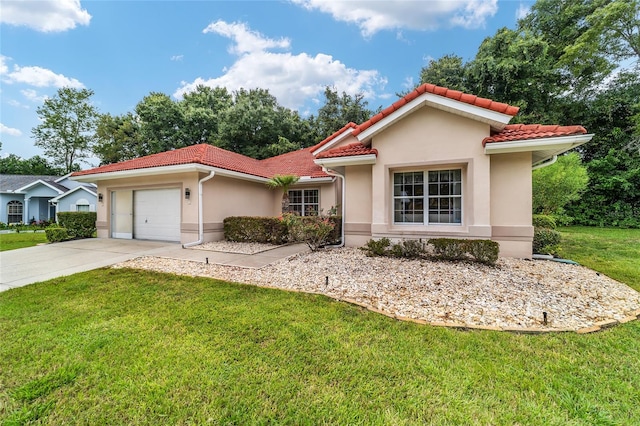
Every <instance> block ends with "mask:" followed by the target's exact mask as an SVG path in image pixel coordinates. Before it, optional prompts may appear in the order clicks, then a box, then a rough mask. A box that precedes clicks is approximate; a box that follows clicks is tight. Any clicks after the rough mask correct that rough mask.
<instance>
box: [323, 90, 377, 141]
mask: <svg viewBox="0 0 640 426" xmlns="http://www.w3.org/2000/svg"><path fill="white" fill-rule="evenodd" d="M324 98H325V103H324V105H323V106H322V107H320V109H319V110H318V117H317V118H313V117H311V122H312V123H313V126H314V129H315V132H316V134H317V138H318V141H320V140H322V139H324V138H326V137H327V136H330V135H331V134H333V133H334V132H336V131H337V130H340V129H341V128H342V127H343V126H344V125H345V124H347V123H349V122H353V123H362V122H363V121H367V120H368V119H369V118H371V115H372V114H373V112H372V111H371V110H369V109H368V108H367V106H368V102H367V101H365V100H364V95H363V94H362V93H358V94H356V95H354V96H350V95H348V94H347V93H346V92H342V95H340V94H339V93H338V90H337V89H336V88H335V87H330V86H327V87H325V89H324Z"/></svg>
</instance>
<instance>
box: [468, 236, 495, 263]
mask: <svg viewBox="0 0 640 426" xmlns="http://www.w3.org/2000/svg"><path fill="white" fill-rule="evenodd" d="M466 246H467V253H469V254H470V255H471V256H473V257H474V259H476V261H477V262H480V263H484V264H486V265H495V264H496V262H497V261H498V255H499V254H500V244H498V243H497V242H495V241H491V240H466Z"/></svg>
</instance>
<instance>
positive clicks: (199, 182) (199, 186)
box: [182, 170, 216, 248]
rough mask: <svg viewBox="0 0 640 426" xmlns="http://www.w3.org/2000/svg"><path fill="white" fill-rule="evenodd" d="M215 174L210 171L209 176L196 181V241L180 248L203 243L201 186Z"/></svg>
mask: <svg viewBox="0 0 640 426" xmlns="http://www.w3.org/2000/svg"><path fill="white" fill-rule="evenodd" d="M215 174H216V172H215V171H213V170H212V171H211V173H209V176H205V177H203V178H202V179H200V180H199V181H198V237H199V238H198V241H194V242H192V243H186V244H183V245H182V248H187V247H193V246H197V245H199V244H202V243H203V242H204V213H203V208H202V184H203V183H204V182H206V181H208V180H209V179H212V178H213V177H214V176H215Z"/></svg>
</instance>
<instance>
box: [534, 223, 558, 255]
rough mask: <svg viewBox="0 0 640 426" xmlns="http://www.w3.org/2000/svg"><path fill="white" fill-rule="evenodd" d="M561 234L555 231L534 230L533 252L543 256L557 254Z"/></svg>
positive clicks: (546, 229) (545, 229)
mask: <svg viewBox="0 0 640 426" xmlns="http://www.w3.org/2000/svg"><path fill="white" fill-rule="evenodd" d="M560 239H561V236H560V233H559V232H558V231H556V230H554V229H548V228H534V231H533V252H534V253H541V254H556V253H557V252H558V245H559V244H560Z"/></svg>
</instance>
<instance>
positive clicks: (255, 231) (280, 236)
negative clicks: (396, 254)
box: [222, 216, 289, 244]
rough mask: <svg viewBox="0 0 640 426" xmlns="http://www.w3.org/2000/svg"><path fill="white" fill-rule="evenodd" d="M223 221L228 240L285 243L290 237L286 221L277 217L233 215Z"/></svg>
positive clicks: (225, 235) (225, 236)
mask: <svg viewBox="0 0 640 426" xmlns="http://www.w3.org/2000/svg"><path fill="white" fill-rule="evenodd" d="M222 223H223V226H224V238H225V240H227V241H241V242H254V243H268V244H284V243H286V242H287V241H288V239H289V234H288V230H287V225H286V223H284V222H283V221H282V220H281V219H279V218H277V217H250V216H231V217H227V218H225V219H224V220H223V222H222Z"/></svg>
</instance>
